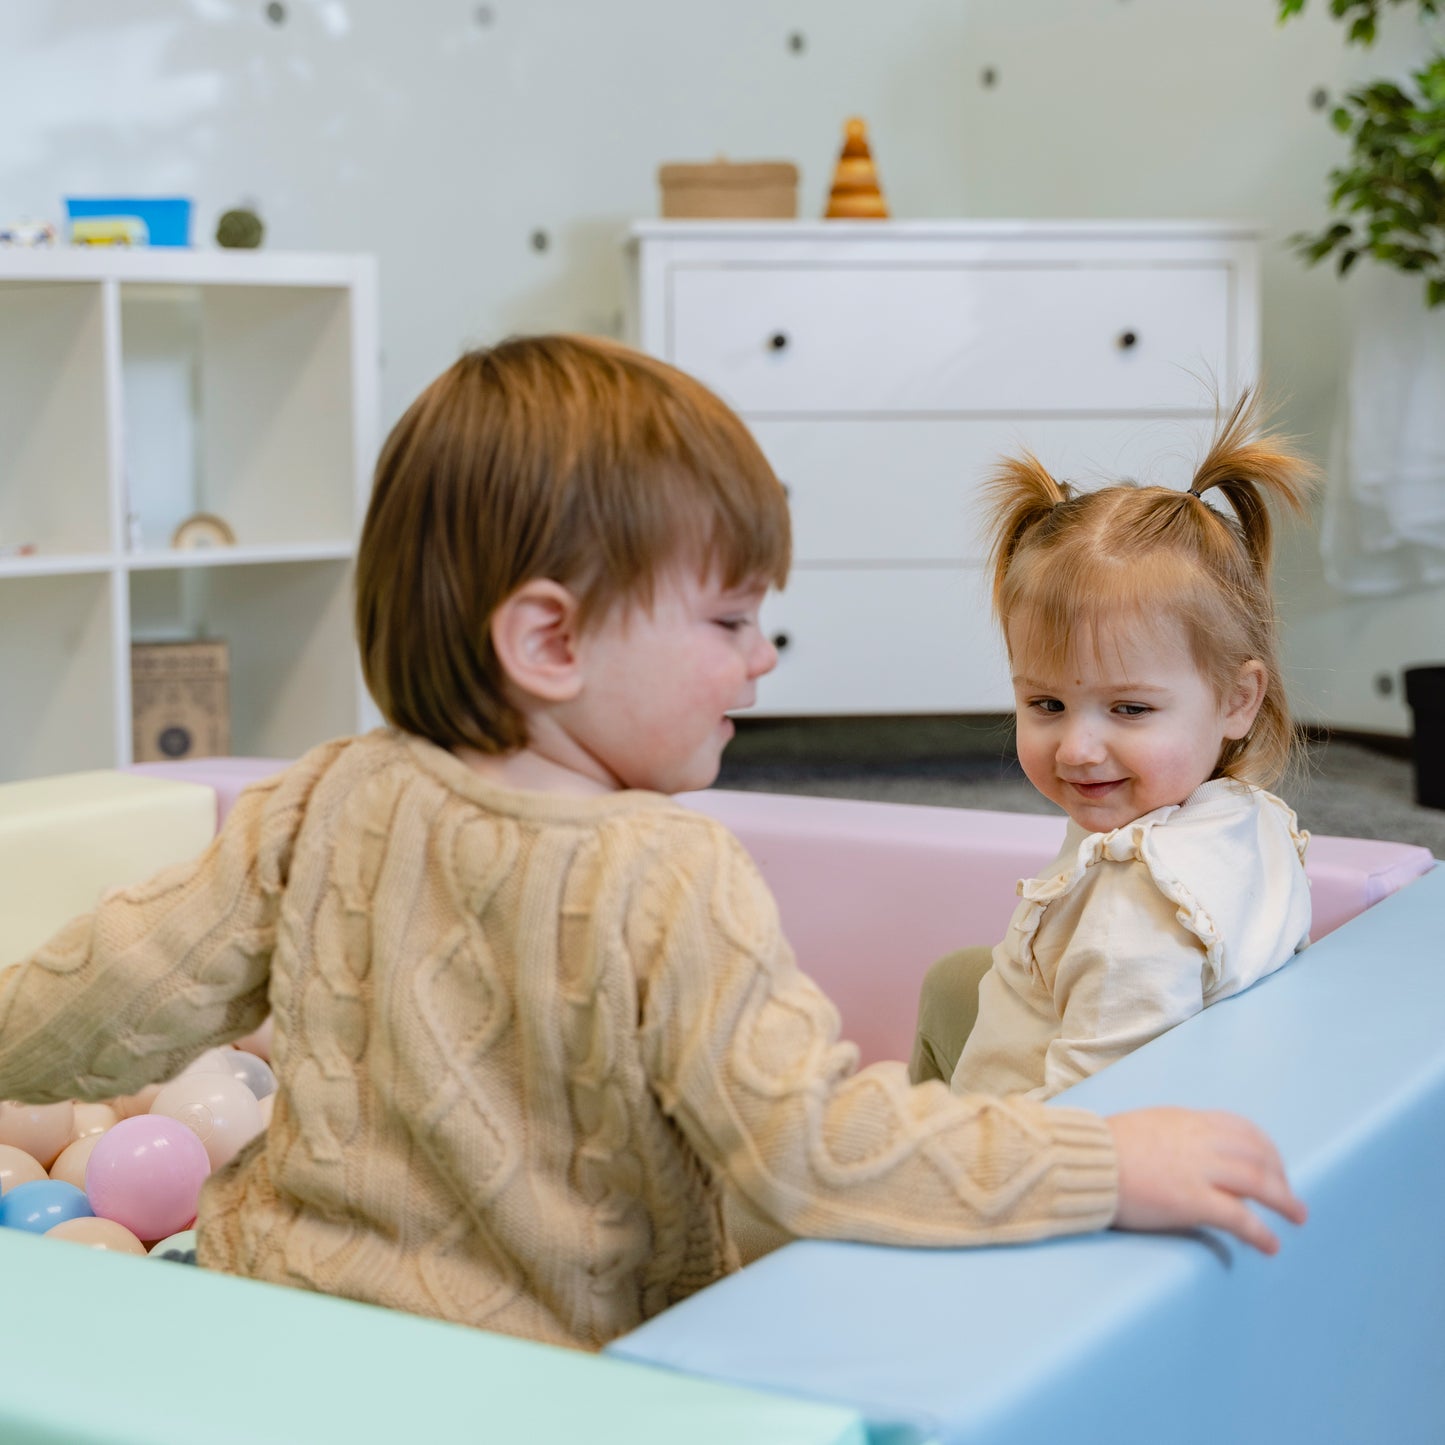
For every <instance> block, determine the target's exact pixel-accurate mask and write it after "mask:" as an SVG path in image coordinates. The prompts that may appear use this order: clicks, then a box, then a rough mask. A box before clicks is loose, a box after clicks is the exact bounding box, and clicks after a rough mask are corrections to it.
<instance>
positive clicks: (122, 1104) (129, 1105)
mask: <svg viewBox="0 0 1445 1445" xmlns="http://www.w3.org/2000/svg"><path fill="white" fill-rule="evenodd" d="M160 1091H161V1086H160V1085H159V1084H147V1085H146V1086H145V1088H143V1089H140V1090H138V1091H137V1092H136V1093H134V1094H122V1095H121V1096H120V1097H119V1098H116V1099H112V1100H111V1101H110V1107H111V1108H112V1109H114V1110H115V1112H116V1113H117V1114H118V1115H120V1117H121V1118H122V1119H133V1118H134V1117H135V1116H136V1115H137V1114H148V1113H149V1112H150V1107H151V1105H152V1104H153V1103H154V1102H155V1097H156V1095H157V1094H159V1093H160Z"/></svg>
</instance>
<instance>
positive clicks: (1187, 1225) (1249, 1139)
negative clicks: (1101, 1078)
mask: <svg viewBox="0 0 1445 1445" xmlns="http://www.w3.org/2000/svg"><path fill="white" fill-rule="evenodd" d="M1105 1122H1106V1123H1107V1124H1108V1126H1109V1129H1110V1131H1111V1132H1112V1134H1113V1135H1114V1147H1115V1149H1116V1150H1117V1152H1118V1157H1119V1212H1118V1213H1117V1214H1116V1215H1115V1216H1114V1227H1115V1228H1116V1229H1192V1228H1194V1227H1196V1226H1198V1225H1201V1224H1207V1225H1210V1226H1211V1227H1213V1228H1215V1229H1223V1230H1227V1231H1228V1232H1229V1233H1230V1234H1233V1235H1235V1236H1236V1237H1237V1238H1239V1239H1242V1240H1243V1241H1244V1242H1245V1243H1246V1244H1252V1245H1253V1246H1254V1247H1255V1248H1256V1249H1258V1250H1260V1251H1261V1252H1263V1253H1264V1254H1275V1253H1276V1252H1277V1251H1278V1250H1279V1240H1278V1239H1276V1238H1275V1236H1274V1234H1273V1232H1272V1231H1271V1230H1270V1229H1268V1228H1267V1227H1266V1225H1265V1224H1264V1222H1263V1220H1261V1219H1260V1218H1259V1216H1258V1215H1257V1214H1256V1213H1255V1212H1254V1211H1253V1210H1252V1209H1250V1208H1249V1206H1248V1205H1247V1204H1246V1203H1245V1202H1244V1201H1245V1200H1246V1199H1255V1200H1258V1201H1259V1203H1261V1204H1264V1205H1267V1206H1268V1207H1269V1208H1270V1209H1272V1210H1274V1211H1275V1213H1276V1214H1282V1215H1283V1216H1284V1217H1285V1218H1286V1219H1288V1220H1290V1221H1291V1222H1292V1223H1294V1224H1303V1223H1304V1222H1305V1213H1306V1210H1305V1206H1304V1205H1303V1204H1302V1203H1301V1202H1300V1201H1299V1200H1298V1199H1296V1198H1295V1196H1294V1194H1293V1192H1292V1191H1291V1189H1290V1187H1289V1180H1288V1179H1286V1178H1285V1173H1284V1165H1283V1163H1282V1162H1281V1161H1280V1157H1279V1152H1278V1151H1277V1150H1276V1149H1275V1147H1274V1145H1273V1144H1272V1143H1271V1142H1270V1141H1269V1139H1268V1138H1267V1137H1266V1136H1265V1134H1264V1133H1263V1132H1262V1131H1261V1130H1260V1129H1258V1128H1256V1127H1255V1126H1254V1125H1253V1124H1251V1123H1250V1122H1249V1120H1248V1119H1241V1118H1240V1117H1239V1115H1237V1114H1223V1113H1217V1112H1200V1111H1199V1110H1196V1109H1139V1110H1136V1111H1134V1112H1133V1113H1129V1114H1115V1115H1114V1117H1113V1118H1111V1119H1107V1120H1105Z"/></svg>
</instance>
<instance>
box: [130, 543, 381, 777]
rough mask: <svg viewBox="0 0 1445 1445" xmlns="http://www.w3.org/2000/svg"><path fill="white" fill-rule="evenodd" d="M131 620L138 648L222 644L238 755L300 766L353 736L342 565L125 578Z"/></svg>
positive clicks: (353, 684) (347, 572) (175, 570)
mask: <svg viewBox="0 0 1445 1445" xmlns="http://www.w3.org/2000/svg"><path fill="white" fill-rule="evenodd" d="M207 555H208V556H209V555H210V554H207ZM130 611H131V635H132V638H133V640H134V641H136V642H153V641H154V642H169V641H180V640H190V639H194V638H211V639H224V640H225V641H226V643H227V645H228V648H229V653H230V695H231V749H232V751H233V752H234V753H235V754H236V755H237V756H259V757H282V758H290V757H298V756H300V754H301V753H303V752H305V751H306V749H307V748H309V747H312V746H314V745H315V744H316V743H319V742H324V741H325V740H326V739H327V738H331V737H337V736H340V735H341V734H345V733H352V732H354V731H355V730H356V726H357V715H358V706H359V702H360V696H361V684H360V677H359V672H358V668H357V661H356V647H355V644H354V642H353V640H352V621H351V617H352V612H351V567H350V563H349V561H347V560H345V559H338V560H335V561H320V562H318V561H305V562H299V561H298V562H270V563H257V564H251V565H247V564H238V565H236V566H228V567H168V568H164V567H156V568H144V569H139V570H133V571H132V572H131V574H130Z"/></svg>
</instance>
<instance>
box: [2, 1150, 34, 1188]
mask: <svg viewBox="0 0 1445 1445" xmlns="http://www.w3.org/2000/svg"><path fill="white" fill-rule="evenodd" d="M44 1178H45V1170H44V1168H43V1167H42V1165H41V1163H40V1161H39V1160H38V1159H36V1158H35V1156H34V1155H33V1154H27V1153H26V1152H25V1151H24V1150H23V1149H17V1148H16V1147H15V1146H14V1145H13V1144H0V1194H4V1193H5V1191H6V1190H7V1189H13V1188H14V1187H15V1186H16V1185H17V1184H33V1183H35V1181H36V1180H37V1179H44Z"/></svg>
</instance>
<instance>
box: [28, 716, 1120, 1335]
mask: <svg viewBox="0 0 1445 1445" xmlns="http://www.w3.org/2000/svg"><path fill="white" fill-rule="evenodd" d="M268 1008H269V1009H270V1010H271V1012H273V1013H274V1015H275V1043H274V1063H275V1068H276V1072H277V1075H278V1079H279V1092H278V1097H277V1103H276V1108H275V1116H274V1119H273V1121H272V1124H271V1127H270V1129H269V1130H268V1132H267V1133H266V1134H265V1135H264V1136H263V1137H262V1138H260V1139H258V1140H256V1141H255V1142H253V1144H252V1145H250V1146H249V1147H248V1148H247V1149H246V1150H245V1151H243V1153H242V1154H241V1155H240V1156H239V1157H238V1158H237V1159H236V1160H235V1161H234V1162H233V1163H232V1164H231V1165H229V1166H228V1167H227V1168H226V1169H224V1170H223V1171H221V1173H220V1174H219V1175H217V1176H216V1177H215V1178H214V1179H212V1180H211V1181H209V1182H208V1183H207V1185H206V1187H205V1189H204V1191H203V1193H202V1198H201V1207H200V1222H199V1231H200V1259H201V1262H202V1263H203V1264H205V1265H209V1266H210V1267H212V1268H216V1269H222V1270H228V1271H231V1272H233V1273H237V1274H244V1275H250V1276H253V1277H255V1278H259V1279H266V1280H272V1281H277V1282H281V1283H285V1284H293V1285H302V1286H306V1287H308V1288H312V1289H318V1290H324V1291H327V1292H329V1293H333V1294H339V1295H347V1296H350V1297H352V1298H355V1299H361V1300H369V1301H373V1302H376V1303H378V1304H384V1305H392V1306H395V1307H397V1308H399V1309H405V1310H412V1311H415V1312H418V1313H421V1314H429V1315H436V1316H440V1317H441V1318H443V1319H448V1320H455V1321H461V1322H464V1323H468V1324H473V1325H480V1326H484V1327H486V1328H489V1329H496V1330H502V1331H506V1332H508V1333H511V1334H516V1335H524V1336H529V1337H531V1338H533V1339H539V1340H550V1341H555V1342H557V1343H560V1344H564V1345H573V1346H579V1347H582V1348H588V1349H595V1348H598V1347H599V1346H601V1345H602V1344H604V1343H605V1342H606V1341H608V1340H609V1339H611V1338H613V1337H614V1336H616V1335H619V1334H621V1333H623V1332H624V1331H626V1330H629V1329H631V1328H632V1327H633V1326H635V1325H638V1324H640V1323H641V1322H642V1321H643V1320H645V1319H647V1318H648V1317H649V1316H651V1315H654V1314H656V1313H657V1312H658V1311H659V1310H662V1309H664V1308H666V1307H667V1306H668V1305H670V1304H672V1303H674V1302H675V1301H677V1300H680V1299H683V1298H684V1297H686V1296H687V1295H690V1294H692V1293H693V1292H694V1291H696V1290H698V1289H701V1288H702V1287H703V1286H704V1285H707V1284H709V1283H711V1282H712V1281H714V1280H716V1279H717V1278H718V1277H719V1276H720V1275H722V1274H724V1273H726V1272H727V1271H728V1270H729V1269H731V1268H733V1267H735V1264H736V1253H735V1251H734V1249H733V1247H732V1245H731V1243H730V1242H729V1240H728V1238H727V1236H726V1234H725V1232H724V1229H723V1225H722V1212H721V1187H720V1184H721V1180H722V1179H723V1178H724V1177H726V1178H728V1179H730V1180H731V1181H732V1182H733V1184H734V1185H735V1187H736V1188H737V1189H738V1191H739V1192H740V1193H741V1194H742V1195H743V1196H745V1197H746V1198H747V1199H748V1200H749V1201H750V1202H751V1203H752V1205H753V1206H754V1208H756V1209H757V1210H758V1211H759V1212H760V1213H761V1214H763V1215H765V1216H768V1217H771V1218H773V1219H775V1220H777V1221H778V1222H779V1223H780V1224H781V1225H783V1226H784V1227H786V1228H788V1229H790V1230H792V1231H794V1232H795V1233H798V1234H803V1235H821V1236H827V1237H834V1238H851V1239H860V1240H877V1241H882V1242H891V1243H897V1244H913V1245H959V1244H972V1243H982V1242H994V1241H1005V1240H1025V1239H1034V1238H1037V1237H1040V1236H1043V1235H1050V1234H1059V1233H1065V1232H1074V1231H1082V1230H1090V1229H1096V1228H1099V1227H1101V1226H1104V1225H1107V1224H1108V1223H1109V1221H1110V1219H1111V1218H1112V1217H1113V1213H1114V1209H1115V1205H1116V1168H1115V1160H1114V1154H1113V1148H1112V1143H1111V1140H1110V1136H1109V1133H1108V1131H1107V1129H1106V1127H1105V1126H1104V1124H1103V1122H1102V1121H1101V1120H1100V1119H1099V1118H1097V1117H1096V1116H1095V1115H1092V1114H1088V1113H1084V1112H1081V1111H1078V1110H1070V1109H1063V1108H1045V1107H1042V1106H1040V1105H1037V1104H1033V1103H1028V1102H1024V1101H1015V1102H1011V1103H1002V1102H999V1101H996V1100H989V1099H981V1098H973V1099H959V1098H954V1097H951V1096H950V1095H949V1093H948V1091H947V1089H946V1088H945V1087H944V1086H943V1085H942V1084H940V1083H931V1084H926V1085H923V1086H922V1087H919V1088H910V1087H909V1085H908V1083H907V1081H906V1078H905V1074H904V1069H903V1066H902V1065H901V1064H881V1065H875V1066H873V1067H871V1068H868V1069H864V1070H862V1071H861V1072H859V1071H857V1054H856V1051H855V1050H854V1048H853V1047H852V1046H851V1045H849V1044H846V1043H840V1042H839V1041H838V1019H837V1014H836V1011H835V1010H834V1009H833V1007H832V1005H831V1004H830V1003H829V1002H828V1001H827V1000H826V999H825V998H824V997H823V996H822V994H820V993H819V991H818V989H817V988H816V987H815V986H814V985H813V984H812V983H811V982H810V981H809V980H808V979H807V978H806V977H804V976H803V975H802V974H801V973H799V971H798V970H797V968H796V966H795V964H794V962H793V958H792V954H791V952H790V950H789V948H788V945H787V943H786V941H785V940H784V939H783V937H782V936H781V934H780V932H779V927H778V917H777V910H776V907H775V905H774V903H773V900H772V898H771V896H770V895H769V893H768V891H767V888H766V887H765V885H764V884H763V882H762V880H761V879H760V878H759V876H758V874H757V872H756V870H755V869H754V867H753V865H752V863H751V861H750V860H749V858H748V857H747V855H746V853H745V852H744V851H743V849H742V847H741V845H740V844H738V842H737V841H736V840H735V839H734V838H733V837H732V836H731V835H730V834H728V833H727V832H726V831H725V830H724V829H723V828H722V827H721V826H720V825H718V824H717V823H715V822H713V821H712V820H711V819H708V818H705V817H702V816H700V815H698V814H695V813H691V812H689V811H687V810H685V809H683V808H681V807H679V806H678V805H676V804H674V803H673V802H671V801H670V800H669V799H667V798H664V797H661V796H659V795H656V794H650V793H639V792H622V793H615V794H611V795H609V796H606V797H598V798H571V797H561V796H554V795H542V794H531V793H518V792H510V791H506V790H503V789H499V788H497V787H496V786H494V785H492V784H490V783H487V782H485V781H484V780H483V779H481V778H480V777H478V776H477V775H476V774H475V773H473V772H472V771H471V770H469V769H468V768H466V767H465V766H464V765H463V764H461V763H460V762H458V761H457V760H456V759H455V758H453V757H451V756H450V754H448V753H446V752H443V751H441V750H440V749H438V748H435V747H433V746H431V745H430V744H428V743H425V742H422V741H420V740H419V739H416V738H409V737H403V736H401V735H398V734H395V733H389V732H377V733H372V734H370V735H368V736H366V737H363V738H357V739H351V740H345V741H340V742H336V743H331V744H328V745H326V746H324V747H322V748H318V749H316V750H315V751H313V752H312V753H310V754H308V755H307V756H306V757H304V758H303V759H301V761H300V762H298V763H297V764H295V765H294V766H293V767H292V768H291V769H289V770H288V771H287V772H286V773H284V774H282V775H281V776H280V777H279V778H277V779H275V780H273V781H271V782H268V783H264V784H261V785H259V786H257V787H254V788H252V789H250V790H249V791H248V792H247V793H246V794H245V795H244V796H243V797H242V799H241V800H240V802H239V803H238V804H237V805H236V808H235V810H234V811H233V813H232V816H231V817H230V819H229V820H228V821H227V824H226V827H225V829H224V830H223V831H222V833H221V835H220V836H219V837H218V838H217V840H216V841H215V843H213V844H212V846H211V847H210V848H209V849H208V850H207V852H206V853H205V854H204V855H203V856H202V857H201V858H200V859H199V860H198V861H197V862H195V863H192V864H187V865H183V866H181V867H178V868H174V869H171V870H168V871H167V872H165V873H163V874H161V875H160V876H158V877H157V878H156V879H154V880H152V881H151V882H150V883H148V884H146V885H144V886H141V887H137V888H129V889H125V890H117V891H115V892H113V893H111V894H109V895H108V896H107V897H106V898H105V899H104V900H102V902H101V904H100V906H99V907H98V909H97V910H96V911H95V912H94V913H93V914H91V915H88V916H86V917H83V918H80V919H77V920H75V921H74V922H73V923H71V924H69V925H68V926H67V927H66V928H65V929H63V930H62V931H61V932H60V933H59V934H58V935H57V936H56V937H55V938H54V939H52V940H51V942H50V943H49V944H48V945H46V946H45V947H43V948H42V949H40V950H39V951H38V952H37V953H36V954H35V955H34V956H33V957H32V958H31V959H29V960H28V961H25V962H23V963H20V964H17V965H16V966H14V967H13V968H11V969H9V970H7V971H6V972H5V973H4V974H3V975H0V1098H22V1099H28V1100H33V1101H44V1100H53V1099H62V1098H68V1097H72V1096H74V1097H79V1098H91V1099H94V1098H102V1097H106V1096H110V1095H116V1094H123V1093H128V1092H132V1091H134V1090H136V1089H138V1088H140V1087H141V1086H143V1085H145V1084H147V1083H150V1082H153V1081H156V1080H160V1079H165V1078H168V1077H170V1076H171V1075H173V1074H174V1073H176V1072H177V1071H178V1070H179V1069H180V1068H181V1067H183V1066H184V1065H185V1064H186V1063H187V1062H188V1061H189V1060H190V1059H192V1058H193V1057H194V1056H195V1055H196V1054H198V1053H199V1052H201V1051H202V1050H203V1049H205V1048H208V1047H210V1046H213V1045H215V1044H219V1043H222V1042H225V1041H227V1040H231V1039H235V1038H238V1037H240V1036H241V1035H242V1034H244V1033H246V1032H248V1031H249V1030H251V1029H253V1028H255V1027H256V1026H257V1025H258V1024H259V1023H260V1022H261V1020H262V1018H263V1017H264V1016H265V1014H266V1012H267V1010H268Z"/></svg>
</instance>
